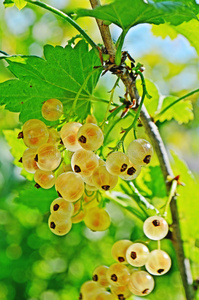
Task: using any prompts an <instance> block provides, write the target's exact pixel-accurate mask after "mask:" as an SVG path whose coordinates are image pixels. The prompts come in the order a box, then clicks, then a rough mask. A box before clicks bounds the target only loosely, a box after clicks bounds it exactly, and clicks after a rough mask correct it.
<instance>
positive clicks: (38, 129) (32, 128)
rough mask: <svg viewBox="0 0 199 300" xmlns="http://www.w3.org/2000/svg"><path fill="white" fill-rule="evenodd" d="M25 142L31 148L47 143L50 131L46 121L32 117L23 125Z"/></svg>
mask: <svg viewBox="0 0 199 300" xmlns="http://www.w3.org/2000/svg"><path fill="white" fill-rule="evenodd" d="M22 134H23V135H22V136H23V141H24V144H25V145H26V146H27V147H29V148H38V147H40V146H41V145H43V144H45V143H47V141H48V137H49V132H48V128H47V126H46V125H45V124H44V122H42V121H40V120H37V119H30V120H28V121H27V122H25V123H24V125H23V127H22Z"/></svg>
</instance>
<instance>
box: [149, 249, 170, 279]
mask: <svg viewBox="0 0 199 300" xmlns="http://www.w3.org/2000/svg"><path fill="white" fill-rule="evenodd" d="M145 267H146V269H147V271H148V272H149V273H151V274H152V275H163V274H165V273H167V272H168V271H169V270H170V268H171V258H170V256H169V255H168V254H167V253H166V252H165V251H163V250H159V249H157V250H153V251H151V253H150V254H149V257H148V260H147V262H146V264H145Z"/></svg>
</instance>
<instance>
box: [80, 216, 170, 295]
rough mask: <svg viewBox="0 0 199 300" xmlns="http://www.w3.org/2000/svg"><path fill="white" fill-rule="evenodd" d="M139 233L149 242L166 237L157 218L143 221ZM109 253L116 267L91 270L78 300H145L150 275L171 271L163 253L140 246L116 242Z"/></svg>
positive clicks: (164, 224)
mask: <svg viewBox="0 0 199 300" xmlns="http://www.w3.org/2000/svg"><path fill="white" fill-rule="evenodd" d="M143 231H144V233H145V235H146V236H147V237H148V238H149V239H151V240H157V241H159V240H161V239H163V238H164V237H165V236H166V235H167V233H168V223H167V222H166V220H165V219H164V218H162V217H160V216H152V217H149V218H147V219H146V220H145V222H144V226H143ZM111 252H112V256H113V258H114V259H115V261H116V263H114V264H112V265H111V266H110V267H108V266H104V265H101V266H98V267H97V268H96V269H95V270H94V272H93V277H92V280H89V281H86V282H85V283H84V284H83V285H82V286H81V289H80V297H79V299H80V300H87V299H90V300H114V299H119V300H125V299H127V298H129V297H130V296H131V295H132V294H133V295H136V296H146V295H148V294H150V293H151V292H152V290H153V289H154V286H155V281H154V278H153V276H152V275H156V276H160V275H163V274H165V273H167V272H168V271H169V270H170V268H171V258H170V256H169V255H168V254H167V253H166V252H165V251H163V250H160V249H156V250H152V251H151V252H150V250H149V248H148V247H147V246H146V245H145V244H144V243H140V242H132V241H130V240H119V241H117V242H115V244H113V246H112V250H111ZM144 267H145V268H144ZM138 268H139V269H138ZM140 268H143V269H140Z"/></svg>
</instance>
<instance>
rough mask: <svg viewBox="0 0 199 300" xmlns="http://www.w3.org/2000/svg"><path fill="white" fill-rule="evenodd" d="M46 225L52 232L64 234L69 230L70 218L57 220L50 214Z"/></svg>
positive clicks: (70, 225)
mask: <svg viewBox="0 0 199 300" xmlns="http://www.w3.org/2000/svg"><path fill="white" fill-rule="evenodd" d="M48 226H49V228H50V230H51V231H52V232H53V233H54V234H56V235H65V234H67V233H68V232H69V231H70V230H71V227H72V222H71V219H70V218H67V219H65V220H64V221H63V220H62V221H59V220H57V218H56V217H55V216H54V215H53V214H51V215H50V217H49V219H48Z"/></svg>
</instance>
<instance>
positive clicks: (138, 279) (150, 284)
mask: <svg viewBox="0 0 199 300" xmlns="http://www.w3.org/2000/svg"><path fill="white" fill-rule="evenodd" d="M154 285H155V282H154V279H153V277H152V276H151V275H150V274H149V273H147V272H146V271H134V272H133V273H132V274H131V275H130V279H129V282H128V288H129V290H130V291H131V293H132V294H134V295H136V296H146V295H148V294H150V293H151V292H152V290H153V289H154Z"/></svg>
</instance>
